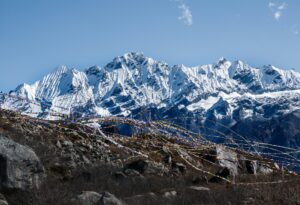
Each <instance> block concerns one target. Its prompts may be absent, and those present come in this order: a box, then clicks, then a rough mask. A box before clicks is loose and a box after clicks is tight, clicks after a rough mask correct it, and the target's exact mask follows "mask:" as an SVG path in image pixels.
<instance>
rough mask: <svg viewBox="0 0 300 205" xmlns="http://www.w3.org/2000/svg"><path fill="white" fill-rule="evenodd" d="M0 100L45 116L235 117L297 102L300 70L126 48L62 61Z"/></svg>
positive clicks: (266, 114) (271, 112)
mask: <svg viewBox="0 0 300 205" xmlns="http://www.w3.org/2000/svg"><path fill="white" fill-rule="evenodd" d="M0 105H1V107H2V108H5V109H12V110H17V111H20V112H22V113H25V114H29V115H31V116H34V117H41V118H45V119H56V118H57V117H54V116H51V115H50V114H49V112H58V113H64V114H68V115H69V114H76V115H77V116H109V115H115V116H131V117H132V116H133V117H135V116H140V117H141V114H140V113H141V112H140V111H141V109H151V110H156V111H155V112H157V113H156V114H154V115H155V116H154V117H155V118H169V117H174V116H176V117H180V116H186V115H194V114H195V113H197V114H199V115H201V116H203V117H205V118H207V117H212V116H213V117H214V118H216V119H230V120H231V123H234V122H235V121H237V120H239V119H245V118H253V117H259V118H266V119H267V118H270V117H274V116H277V115H281V114H283V113H289V112H292V111H294V110H297V109H299V108H300V73H298V72H296V71H294V70H288V71H287V70H283V69H279V68H276V67H274V66H272V65H267V66H262V67H260V68H255V67H251V66H250V65H248V64H246V63H245V62H242V61H234V62H231V61H228V60H226V59H225V58H220V59H219V60H218V61H217V62H216V63H214V64H209V65H203V66H195V67H186V66H184V65H175V66H169V65H168V64H166V63H164V62H159V61H156V60H154V59H152V58H149V57H145V56H144V55H143V54H141V53H126V54H124V55H123V56H119V57H116V58H114V59H113V60H112V62H110V63H108V64H107V65H106V66H104V67H103V68H100V67H98V66H93V67H90V68H88V69H86V70H84V71H79V70H76V69H70V68H67V67H66V66H60V67H58V68H57V69H56V70H55V71H53V72H52V73H50V74H48V75H46V76H45V77H44V78H43V79H41V80H39V81H36V82H35V83H33V84H32V85H29V84H26V83H24V84H22V85H19V86H18V87H17V88H16V89H15V90H13V91H11V92H10V93H9V94H4V95H2V96H1V98H0ZM175 113H176V114H175Z"/></svg>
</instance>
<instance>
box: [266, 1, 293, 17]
mask: <svg viewBox="0 0 300 205" xmlns="http://www.w3.org/2000/svg"><path fill="white" fill-rule="evenodd" d="M268 6H269V8H270V10H271V12H272V14H273V17H274V19H275V20H277V21H279V19H280V18H281V17H282V15H283V11H284V10H285V9H286V8H287V6H288V5H287V3H286V2H283V3H280V4H279V3H274V2H269V5H268Z"/></svg>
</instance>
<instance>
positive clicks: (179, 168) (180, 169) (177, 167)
mask: <svg viewBox="0 0 300 205" xmlns="http://www.w3.org/2000/svg"><path fill="white" fill-rule="evenodd" d="M172 171H173V172H175V173H178V174H179V173H181V174H184V173H185V172H186V166H185V165H184V164H182V163H177V162H173V163H172Z"/></svg>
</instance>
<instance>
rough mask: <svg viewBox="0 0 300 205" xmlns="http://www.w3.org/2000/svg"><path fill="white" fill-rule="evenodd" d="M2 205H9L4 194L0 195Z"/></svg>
mask: <svg viewBox="0 0 300 205" xmlns="http://www.w3.org/2000/svg"><path fill="white" fill-rule="evenodd" d="M0 205H8V202H7V201H6V198H5V197H4V196H3V195H2V194H0Z"/></svg>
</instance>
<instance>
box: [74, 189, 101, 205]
mask: <svg viewBox="0 0 300 205" xmlns="http://www.w3.org/2000/svg"><path fill="white" fill-rule="evenodd" d="M100 199H101V194H99V193H97V192H94V191H83V192H81V193H80V194H79V195H77V196H76V197H75V198H73V199H72V200H71V202H72V204H76V205H98V204H100Z"/></svg>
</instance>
